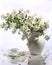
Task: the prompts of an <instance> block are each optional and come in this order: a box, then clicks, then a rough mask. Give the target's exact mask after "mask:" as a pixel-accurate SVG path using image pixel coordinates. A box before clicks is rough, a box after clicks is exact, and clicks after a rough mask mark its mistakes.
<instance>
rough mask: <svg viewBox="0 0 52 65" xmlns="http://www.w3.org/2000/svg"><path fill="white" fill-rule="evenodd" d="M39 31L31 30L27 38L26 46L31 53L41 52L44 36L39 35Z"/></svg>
mask: <svg viewBox="0 0 52 65" xmlns="http://www.w3.org/2000/svg"><path fill="white" fill-rule="evenodd" d="M40 35H41V34H40V33H39V32H33V33H32V34H31V35H30V38H29V40H28V44H27V45H28V48H29V51H30V53H31V54H32V55H38V54H41V52H42V50H43V48H44V45H45V39H44V36H43V35H41V36H40Z"/></svg>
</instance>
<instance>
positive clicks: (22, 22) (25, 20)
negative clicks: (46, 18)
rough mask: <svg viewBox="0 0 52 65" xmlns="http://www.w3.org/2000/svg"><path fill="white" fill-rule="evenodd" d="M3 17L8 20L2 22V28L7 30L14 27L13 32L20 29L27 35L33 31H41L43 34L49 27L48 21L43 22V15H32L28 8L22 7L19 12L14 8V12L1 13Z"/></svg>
mask: <svg viewBox="0 0 52 65" xmlns="http://www.w3.org/2000/svg"><path fill="white" fill-rule="evenodd" d="M1 18H2V19H3V20H5V21H6V22H5V23H3V24H1V27H2V28H4V29H5V30H8V29H11V28H12V29H13V30H12V32H13V33H15V32H16V31H17V29H20V31H22V32H23V34H24V35H25V36H26V37H27V36H28V35H29V33H32V32H40V33H41V35H43V34H44V31H45V30H46V29H47V28H48V27H49V24H48V23H47V22H42V18H41V17H40V18H39V17H35V16H32V15H30V14H29V11H28V10H27V11H23V10H22V9H20V10H18V12H16V11H15V10H13V11H12V13H7V14H6V15H1Z"/></svg>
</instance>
